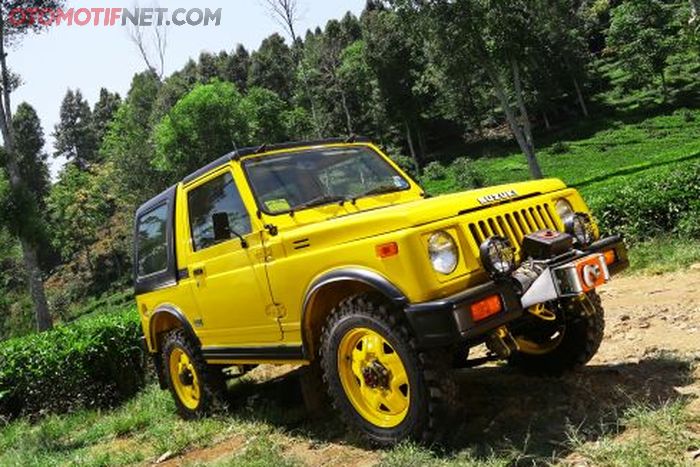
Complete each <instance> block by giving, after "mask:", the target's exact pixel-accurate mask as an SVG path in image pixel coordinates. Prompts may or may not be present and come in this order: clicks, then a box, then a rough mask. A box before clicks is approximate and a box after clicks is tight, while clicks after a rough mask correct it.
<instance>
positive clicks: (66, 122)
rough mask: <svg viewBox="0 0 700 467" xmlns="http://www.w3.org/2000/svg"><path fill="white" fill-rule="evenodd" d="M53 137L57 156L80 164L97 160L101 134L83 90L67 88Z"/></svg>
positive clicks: (85, 165) (79, 165) (81, 166)
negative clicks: (95, 124)
mask: <svg viewBox="0 0 700 467" xmlns="http://www.w3.org/2000/svg"><path fill="white" fill-rule="evenodd" d="M54 137H55V138H56V141H55V143H54V147H55V148H56V151H55V152H54V156H55V157H63V158H65V159H67V160H68V161H72V162H75V164H77V165H78V167H80V168H86V167H87V166H88V165H89V164H90V163H93V162H96V161H97V157H98V152H97V149H98V144H99V140H98V135H97V132H96V128H95V126H94V124H93V120H92V111H91V110H90V106H89V105H88V103H87V101H86V100H85V99H83V95H82V93H81V92H80V90H77V91H75V92H74V91H73V90H71V89H69V90H68V91H67V92H66V95H65V97H64V98H63V102H62V103H61V113H60V121H59V122H58V124H57V125H56V131H55V133H54Z"/></svg>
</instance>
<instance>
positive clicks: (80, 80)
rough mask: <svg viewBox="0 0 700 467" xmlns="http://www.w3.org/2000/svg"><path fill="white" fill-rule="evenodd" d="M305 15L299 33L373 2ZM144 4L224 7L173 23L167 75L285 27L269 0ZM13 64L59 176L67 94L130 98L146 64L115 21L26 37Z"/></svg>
mask: <svg viewBox="0 0 700 467" xmlns="http://www.w3.org/2000/svg"><path fill="white" fill-rule="evenodd" d="M298 2H299V6H300V13H301V18H300V21H299V27H297V31H299V32H298V34H301V33H302V32H304V31H306V30H307V29H313V28H315V27H316V26H323V25H324V24H325V23H326V21H328V20H329V19H332V18H338V19H339V18H341V17H342V16H343V15H344V14H345V13H346V12H347V11H351V12H353V13H354V14H356V15H359V13H360V12H361V11H362V8H363V7H364V5H365V0H298ZM138 5H139V6H141V7H150V6H155V7H161V8H168V9H170V11H171V12H172V11H173V10H175V9H176V8H195V7H196V8H211V9H216V8H221V23H220V25H219V26H212V25H209V26H203V25H200V26H190V25H183V26H175V25H171V26H170V27H169V28H168V32H167V34H168V47H167V52H166V53H167V55H166V65H165V74H166V75H168V74H170V73H172V72H173V71H176V70H178V69H179V68H181V67H182V66H183V65H184V64H185V63H186V62H187V60H188V59H189V58H190V57H191V58H195V59H196V58H197V57H198V56H199V54H200V52H202V51H211V52H219V51H220V50H224V49H225V50H229V51H230V50H233V49H234V48H235V46H236V44H239V43H240V44H243V45H244V46H245V47H246V48H247V49H248V50H251V49H257V48H258V46H259V45H260V42H261V41H262V40H263V39H264V38H265V37H267V36H268V35H270V34H272V33H273V32H280V33H283V30H282V27H281V26H280V24H279V23H277V22H276V21H275V20H274V19H272V18H271V16H270V14H269V11H268V10H267V9H266V7H265V6H264V4H263V0H228V1H225V0H161V1H160V2H159V3H158V4H156V3H153V2H152V0H141V1H139V2H138ZM134 6H135V3H134V1H133V0H128V1H118V0H101V1H95V0H77V1H76V0H68V1H67V6H66V9H67V8H71V7H73V8H75V9H78V8H91V7H92V8H94V7H107V8H109V7H112V8H114V7H123V8H133V7H134ZM8 62H9V64H10V67H11V69H12V70H13V71H14V72H15V73H18V74H19V75H20V76H21V78H22V86H21V87H20V88H19V89H17V90H16V91H15V92H14V93H13V95H12V103H13V107H14V108H16V107H17V105H18V104H19V103H21V102H23V101H26V102H28V103H29V104H31V105H32V106H33V107H34V108H35V109H36V111H37V113H38V114H39V118H40V119H41V122H42V125H43V128H44V136H45V138H46V142H47V144H46V147H45V150H46V151H47V153H49V155H50V156H49V164H50V168H51V174H52V177H53V178H54V179H55V177H56V175H57V173H58V172H59V171H60V169H61V167H62V166H63V164H64V163H65V161H63V160H60V159H55V158H54V157H53V151H54V150H53V138H52V136H51V134H52V133H53V131H54V126H55V125H56V123H57V122H58V119H59V109H60V105H61V100H62V99H63V96H64V95H65V93H66V90H67V89H69V88H70V89H80V91H81V92H82V94H83V96H84V97H85V98H86V99H87V100H88V102H89V103H90V105H91V106H92V105H94V103H95V101H96V100H97V98H98V96H99V91H100V88H101V87H105V88H107V89H109V90H110V91H116V92H118V93H119V94H120V95H121V96H122V97H124V96H125V95H126V93H127V91H128V90H129V86H130V83H131V78H132V77H133V75H134V74H135V73H138V72H140V71H143V70H144V69H145V65H144V63H143V60H142V59H141V58H140V55H139V54H138V51H137V49H136V47H135V45H134V44H133V43H132V42H131V41H130V40H129V36H128V33H127V30H126V28H125V27H122V26H121V25H120V24H117V25H114V26H102V25H100V26H93V25H91V24H90V25H86V26H76V25H73V26H67V25H65V24H63V25H60V26H52V27H50V28H49V29H48V30H47V31H44V32H42V33H41V34H32V35H28V36H26V37H25V38H24V39H23V40H22V42H21V43H20V44H18V45H17V46H15V47H13V48H12V49H11V50H9V54H8Z"/></svg>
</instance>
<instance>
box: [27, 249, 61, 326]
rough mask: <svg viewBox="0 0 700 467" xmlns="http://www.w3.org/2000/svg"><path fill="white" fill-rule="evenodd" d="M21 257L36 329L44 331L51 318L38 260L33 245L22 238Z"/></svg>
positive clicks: (51, 322) (50, 324) (50, 323)
mask: <svg viewBox="0 0 700 467" xmlns="http://www.w3.org/2000/svg"><path fill="white" fill-rule="evenodd" d="M21 244H22V257H23V259H24V267H25V269H26V270H27V281H28V282H29V293H30V294H31V296H32V301H33V302H34V314H35V315H36V329H37V331H39V332H41V331H46V330H48V329H51V328H52V327H53V320H52V319H51V314H50V313H49V305H48V303H47V302H46V294H45V293H44V281H43V280H42V279H41V271H40V269H39V261H38V260H37V257H36V249H35V248H34V245H32V244H30V243H29V242H28V241H27V240H24V239H22V240H21Z"/></svg>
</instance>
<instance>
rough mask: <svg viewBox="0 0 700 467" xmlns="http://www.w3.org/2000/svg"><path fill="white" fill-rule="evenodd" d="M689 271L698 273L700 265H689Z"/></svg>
mask: <svg viewBox="0 0 700 467" xmlns="http://www.w3.org/2000/svg"><path fill="white" fill-rule="evenodd" d="M690 269H692V270H693V271H700V263H695V264H691V265H690Z"/></svg>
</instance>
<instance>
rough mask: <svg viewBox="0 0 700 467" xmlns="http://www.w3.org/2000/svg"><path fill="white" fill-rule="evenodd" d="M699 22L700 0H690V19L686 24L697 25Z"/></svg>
mask: <svg viewBox="0 0 700 467" xmlns="http://www.w3.org/2000/svg"><path fill="white" fill-rule="evenodd" d="M698 23H700V0H690V19H689V20H688V24H690V25H691V26H697V25H698Z"/></svg>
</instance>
